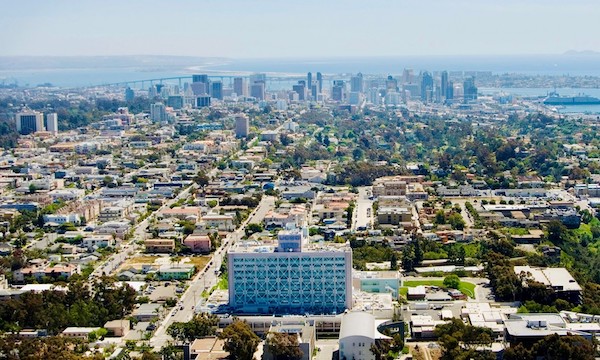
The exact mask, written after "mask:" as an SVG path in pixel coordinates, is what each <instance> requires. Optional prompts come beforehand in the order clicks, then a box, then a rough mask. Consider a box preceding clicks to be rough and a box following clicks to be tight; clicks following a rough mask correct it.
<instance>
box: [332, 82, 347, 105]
mask: <svg viewBox="0 0 600 360" xmlns="http://www.w3.org/2000/svg"><path fill="white" fill-rule="evenodd" d="M345 93H346V83H345V82H344V80H334V81H333V87H332V88H331V99H332V100H334V101H344V95H345Z"/></svg>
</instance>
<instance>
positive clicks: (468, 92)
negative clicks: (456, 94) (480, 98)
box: [463, 77, 477, 102]
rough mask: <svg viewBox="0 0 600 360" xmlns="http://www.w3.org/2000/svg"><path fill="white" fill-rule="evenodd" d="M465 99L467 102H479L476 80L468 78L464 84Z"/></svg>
mask: <svg viewBox="0 0 600 360" xmlns="http://www.w3.org/2000/svg"><path fill="white" fill-rule="evenodd" d="M463 98H464V101H465V102H468V101H473V100H477V86H475V78H474V77H468V78H466V79H465V81H464V83H463Z"/></svg>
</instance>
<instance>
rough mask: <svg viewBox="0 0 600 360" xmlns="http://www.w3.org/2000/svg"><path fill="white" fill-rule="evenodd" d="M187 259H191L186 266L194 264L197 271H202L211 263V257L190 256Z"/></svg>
mask: <svg viewBox="0 0 600 360" xmlns="http://www.w3.org/2000/svg"><path fill="white" fill-rule="evenodd" d="M187 259H189V261H186V262H185V263H186V264H194V265H195V266H196V270H202V269H203V268H204V266H206V264H208V262H209V261H210V256H190V257H188V258H187ZM187 259H186V260H187Z"/></svg>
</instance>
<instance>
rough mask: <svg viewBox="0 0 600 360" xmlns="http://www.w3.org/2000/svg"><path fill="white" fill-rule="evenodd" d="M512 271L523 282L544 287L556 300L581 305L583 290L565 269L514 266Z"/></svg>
mask: <svg viewBox="0 0 600 360" xmlns="http://www.w3.org/2000/svg"><path fill="white" fill-rule="evenodd" d="M514 271H515V274H516V275H517V276H523V277H524V279H525V280H533V281H536V282H539V283H541V284H544V285H546V286H547V287H548V288H550V289H552V290H553V291H554V293H555V295H556V297H558V298H561V299H564V300H567V301H569V302H571V303H573V304H580V303H581V296H582V291H583V289H582V288H581V286H580V285H579V284H578V283H577V281H575V279H574V278H573V276H572V275H571V274H570V273H569V271H568V270H567V269H565V268H535V267H531V266H529V265H526V266H515V267H514ZM525 286H526V285H525Z"/></svg>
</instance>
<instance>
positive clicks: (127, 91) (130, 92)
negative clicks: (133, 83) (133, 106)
mask: <svg viewBox="0 0 600 360" xmlns="http://www.w3.org/2000/svg"><path fill="white" fill-rule="evenodd" d="M133 99H135V92H134V91H133V89H132V88H130V87H127V89H125V101H127V102H130V101H133Z"/></svg>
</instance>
